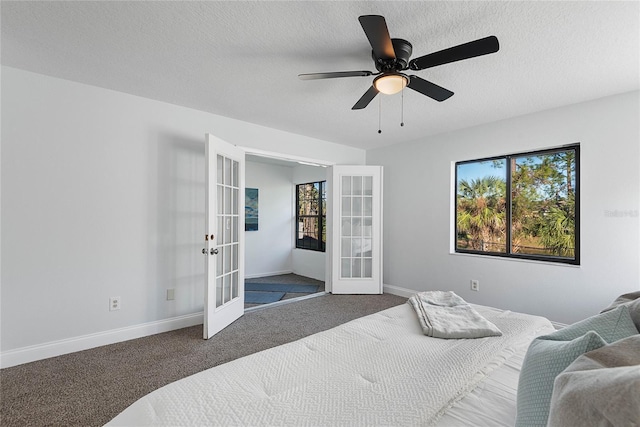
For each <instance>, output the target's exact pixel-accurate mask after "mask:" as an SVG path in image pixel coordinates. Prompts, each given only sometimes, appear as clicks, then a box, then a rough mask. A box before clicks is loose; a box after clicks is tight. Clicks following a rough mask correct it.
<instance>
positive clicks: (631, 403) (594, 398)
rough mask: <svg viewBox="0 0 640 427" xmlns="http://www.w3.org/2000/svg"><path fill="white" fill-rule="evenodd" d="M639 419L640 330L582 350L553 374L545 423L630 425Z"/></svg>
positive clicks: (552, 426) (561, 426)
mask: <svg viewBox="0 0 640 427" xmlns="http://www.w3.org/2000/svg"><path fill="white" fill-rule="evenodd" d="M639 420H640V334H639V335H634V336H631V337H629V338H625V339H622V340H619V341H616V342H614V343H613V344H609V345H606V346H604V347H600V348H599V349H597V350H593V351H590V352H588V353H585V354H583V355H582V356H580V357H578V358H577V359H576V360H575V361H574V362H573V363H572V364H571V365H569V366H568V367H567V369H565V370H564V371H563V372H562V373H561V374H560V375H558V376H557V377H556V380H555V382H554V386H553V394H552V397H551V406H550V409H549V422H548V426H550V427H573V426H577V425H580V426H586V425H597V426H601V427H611V426H632V425H636V424H635V423H636V422H638V421H639Z"/></svg>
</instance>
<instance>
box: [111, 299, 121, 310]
mask: <svg viewBox="0 0 640 427" xmlns="http://www.w3.org/2000/svg"><path fill="white" fill-rule="evenodd" d="M120 302H121V301H120V297H111V298H109V311H115V310H120Z"/></svg>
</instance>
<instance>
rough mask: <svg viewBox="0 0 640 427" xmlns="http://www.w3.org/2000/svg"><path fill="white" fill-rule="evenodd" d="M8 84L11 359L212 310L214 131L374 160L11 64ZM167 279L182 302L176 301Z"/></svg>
mask: <svg viewBox="0 0 640 427" xmlns="http://www.w3.org/2000/svg"><path fill="white" fill-rule="evenodd" d="M1 90H2V107H1V108H2V110H1V111H2V124H3V126H2V164H1V173H2V178H1V184H2V188H1V194H2V225H3V230H2V231H3V233H2V236H1V239H2V242H1V243H2V248H1V251H2V257H3V258H2V267H3V268H2V276H1V281H2V290H1V292H2V298H1V303H2V306H1V312H2V314H1V323H2V331H1V332H2V340H1V342H0V348H1V349H2V355H3V356H2V363H3V364H4V363H5V360H7V359H6V357H5V356H7V354H6V353H7V352H8V351H9V352H10V351H13V350H16V349H26V350H25V351H27V352H28V351H30V353H29V354H30V355H34V354H37V353H38V351H39V350H40V348H36V349H35V350H33V351H31V350H29V348H28V346H41V345H42V344H43V343H48V342H52V341H55V342H56V343H57V342H58V340H72V341H73V340H75V338H76V337H80V338H78V340H79V341H82V340H83V339H84V338H86V337H88V336H90V335H91V334H94V335H95V334H100V333H102V332H104V331H114V330H116V331H120V330H122V329H121V328H125V329H126V328H132V327H133V326H135V325H145V324H148V323H149V322H158V321H161V320H162V319H171V318H174V317H175V316H183V315H189V314H190V313H201V311H202V307H203V292H204V291H203V286H204V282H203V272H204V268H203V259H202V254H201V253H200V250H201V248H202V240H203V239H202V238H203V230H204V196H203V194H204V144H203V141H204V135H205V133H207V132H210V133H213V134H215V135H216V136H218V137H220V138H222V139H225V140H227V141H229V142H231V143H234V144H237V145H241V146H247V147H252V148H256V149H260V150H265V151H272V152H280V153H289V154H291V155H296V156H301V157H307V158H316V159H322V160H327V161H332V162H337V163H356V164H361V163H363V162H364V158H365V153H364V151H363V150H358V149H355V148H350V147H346V146H342V145H338V144H334V143H330V142H326V141H320V140H317V139H313V138H308V137H304V136H301V135H295V134H291V133H287V132H282V131H278V130H275V129H270V128H266V127H262V126H257V125H253V124H249V123H245V122H241V121H237V120H232V119H229V118H225V117H221V116H216V115H212V114H208V113H204V112H200V111H196V110H192V109H189V108H183V107H179V106H175V105H170V104H166V103H161V102H157V101H153V100H149V99H144V98H140V97H136V96H131V95H127V94H123V93H120V92H115V91H111V90H106V89H102V88H98V87H92V86H87V85H83V84H78V83H74V82H69V81H65V80H60V79H55V78H51V77H46V76H42V75H38V74H33V73H29V72H25V71H21V70H17V69H14V68H9V67H3V68H2V88H1ZM167 288H175V293H176V299H175V301H166V300H165V294H166V289H167ZM111 296H120V297H121V298H122V309H121V310H120V311H115V312H109V310H108V301H109V297H111ZM145 330H148V329H145ZM118 336H122V335H118V334H116V336H115V337H114V338H109V340H111V339H113V340H117V339H118ZM98 341H99V340H98ZM107 341H108V340H107ZM74 343H75V341H73V343H72V344H70V346H69V347H68V348H72V349H73V348H75V349H77V348H78V346H76V345H75V344H74ZM101 343H106V342H105V341H104V340H103V341H101ZM67 344H69V342H67ZM56 345H57V344H55V343H54V344H52V346H53V347H55V346H56ZM74 346H75V347H74ZM49 347H51V346H49ZM56 348H57V347H56ZM12 354H13V353H12ZM49 354H55V351H53V350H52V352H50V353H49ZM16 357H18V356H16ZM20 357H21V356H20ZM20 357H18V359H19V358H20ZM25 357H26V356H25ZM29 357H31V356H29ZM23 360H24V358H23Z"/></svg>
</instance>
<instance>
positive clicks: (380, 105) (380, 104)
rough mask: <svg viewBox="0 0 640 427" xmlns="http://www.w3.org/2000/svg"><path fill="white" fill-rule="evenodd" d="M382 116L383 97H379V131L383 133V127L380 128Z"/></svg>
mask: <svg viewBox="0 0 640 427" xmlns="http://www.w3.org/2000/svg"><path fill="white" fill-rule="evenodd" d="M381 117H382V97H381V96H379V97H378V133H382V129H380V127H381V126H380V122H381Z"/></svg>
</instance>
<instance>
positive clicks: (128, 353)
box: [0, 294, 406, 426]
mask: <svg viewBox="0 0 640 427" xmlns="http://www.w3.org/2000/svg"><path fill="white" fill-rule="evenodd" d="M405 301H406V298H402V297H398V296H395V295H388V294H387V295H324V296H320V297H317V298H311V299H307V300H304V301H300V302H296V303H293V304H286V305H281V306H277V307H271V308H267V309H264V310H258V311H253V312H248V313H246V314H245V315H244V316H243V317H241V318H240V319H238V320H237V321H236V322H234V323H233V324H232V325H230V326H229V327H227V328H226V329H225V330H223V331H222V332H220V333H219V334H218V335H216V336H215V337H214V338H212V339H210V340H207V341H205V340H203V339H202V326H193V327H190V328H184V329H179V330H176V331H172V332H166V333H163V334H158V335H153V336H150V337H145V338H139V339H136V340H131V341H127V342H122V343H118V344H113V345H108V346H104V347H99V348H95V349H91V350H86V351H81V352H77V353H72V354H68V355H64V356H59V357H55V358H51V359H47V360H41V361H38V362H33V363H28V364H25V365H20V366H15V367H12V368H6V369H2V370H0V396H1V398H0V425H2V426H44V425H50V426H70V425H76V426H99V425H103V424H104V423H106V422H108V421H109V420H110V419H112V418H113V417H115V416H116V415H117V414H118V413H120V412H121V411H122V410H124V409H125V408H126V407H127V406H129V405H130V404H131V403H133V402H134V401H136V400H137V399H138V398H140V397H142V396H144V395H146V394H147V393H149V392H151V391H153V390H155V389H157V388H159V387H162V386H163V385H165V384H168V383H170V382H173V381H175V380H178V379H180V378H184V377H186V376H188V375H191V374H194V373H196V372H200V371H202V370H205V369H208V368H210V367H212V366H216V365H219V364H221V363H225V362H228V361H230V360H233V359H236V358H239V357H242V356H246V355H248V354H251V353H255V352H257V351H260V350H264V349H267V348H270V347H275V346H277V345H280V344H284V343H287V342H290V341H294V340H297V339H299V338H302V337H304V336H307V335H311V334H313V333H316V332H320V331H323V330H326V329H330V328H332V327H334V326H337V325H339V324H341V323H345V322H348V321H349V320H352V319H355V318H358V317H362V316H365V315H368V314H371V313H375V312H378V311H380V310H384V309H386V308H389V307H392V306H395V305H398V304H402V303H404V302H405Z"/></svg>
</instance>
